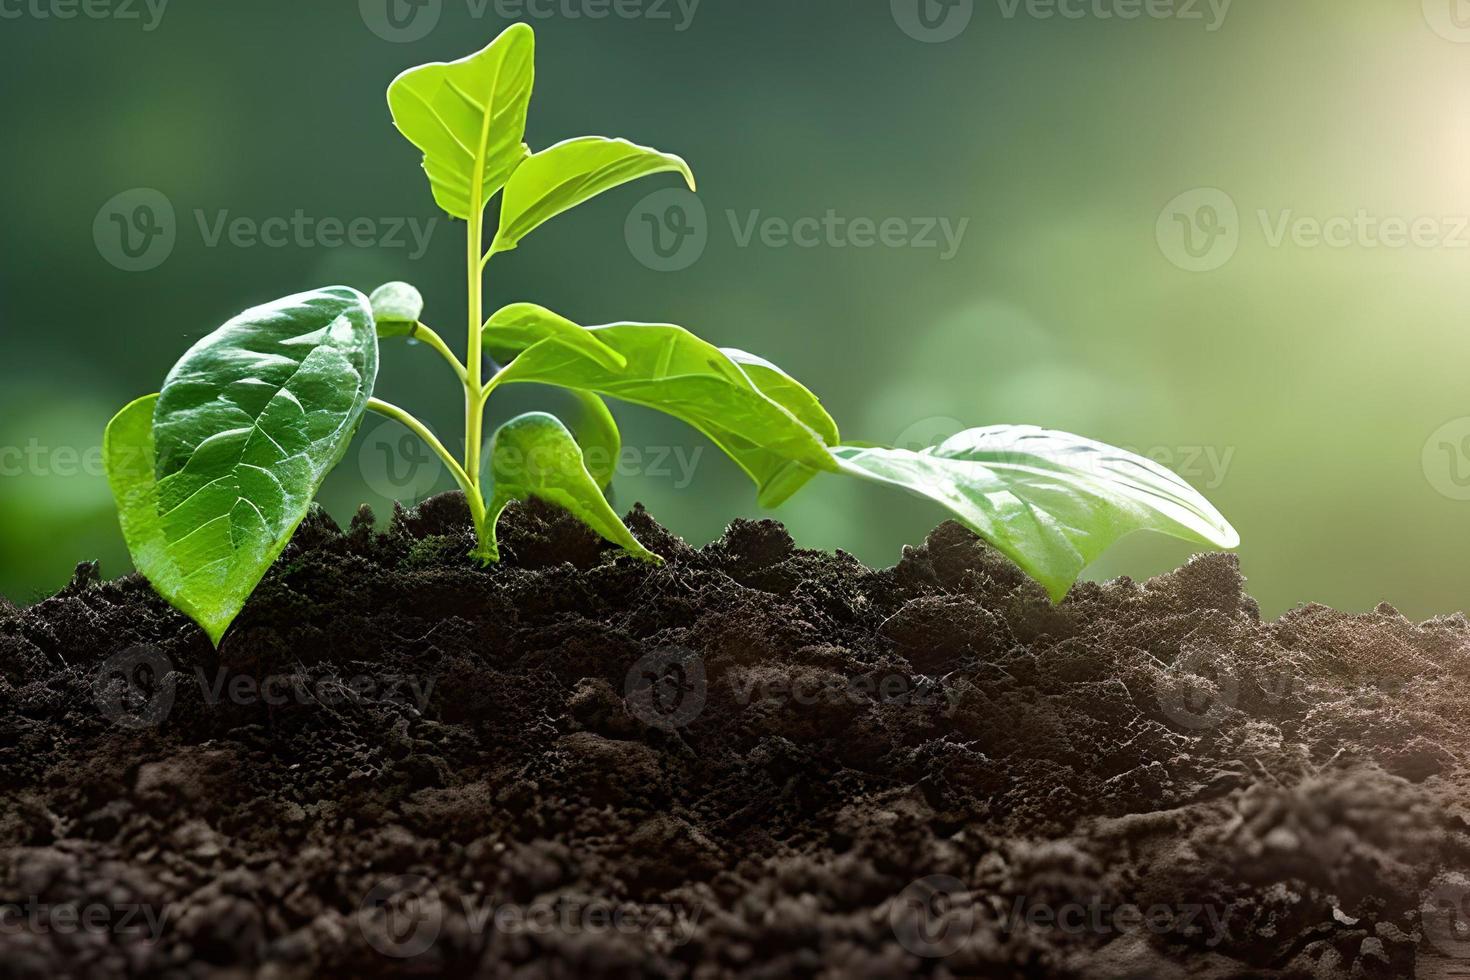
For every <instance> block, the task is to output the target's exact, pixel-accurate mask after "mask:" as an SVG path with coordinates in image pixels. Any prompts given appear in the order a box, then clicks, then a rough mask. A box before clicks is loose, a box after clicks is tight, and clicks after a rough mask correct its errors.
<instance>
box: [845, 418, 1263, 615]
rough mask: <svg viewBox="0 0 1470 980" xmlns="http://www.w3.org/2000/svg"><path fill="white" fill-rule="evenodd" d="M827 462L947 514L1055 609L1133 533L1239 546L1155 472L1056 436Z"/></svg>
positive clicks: (1019, 432) (1142, 462) (1170, 478)
mask: <svg viewBox="0 0 1470 980" xmlns="http://www.w3.org/2000/svg"><path fill="white" fill-rule="evenodd" d="M832 455H833V456H834V457H835V458H836V459H837V461H838V463H839V465H840V466H841V467H842V470H843V471H844V472H846V473H850V474H852V475H854V476H860V477H863V478H865V479H868V480H873V481H876V482H879V483H887V484H890V485H892V486H897V487H903V488H904V489H906V490H912V491H913V492H915V493H918V494H922V495H923V496H925V497H928V498H930V499H931V500H934V501H935V502H937V503H939V504H942V505H944V506H945V507H948V508H949V509H950V511H952V512H953V513H954V515H955V516H956V517H958V518H959V519H960V521H961V522H963V523H964V524H965V525H966V526H968V527H969V528H971V529H972V530H973V531H975V533H977V534H979V535H980V536H981V537H983V538H984V539H985V540H987V541H989V542H990V543H991V544H993V545H994V546H995V547H996V548H998V549H999V550H1000V551H1002V552H1004V553H1005V554H1006V555H1007V556H1009V557H1010V559H1011V560H1012V561H1014V562H1015V563H1016V564H1017V565H1019V566H1020V567H1021V568H1022V569H1023V570H1024V571H1025V572H1026V573H1027V574H1028V575H1030V576H1031V577H1032V578H1034V579H1036V580H1037V581H1038V582H1040V583H1041V584H1042V585H1043V586H1045V587H1046V590H1047V592H1048V593H1049V594H1050V595H1051V597H1052V599H1053V600H1055V601H1061V599H1062V598H1063V597H1064V596H1065V595H1066V594H1067V591H1068V590H1069V589H1070V588H1071V587H1072V583H1073V582H1075V581H1076V580H1077V577H1078V576H1079V575H1081V574H1082V570H1083V569H1084V568H1086V567H1087V566H1088V565H1089V564H1091V563H1092V562H1093V561H1094V560H1095V559H1096V558H1097V557H1098V556H1099V555H1101V554H1102V553H1103V552H1104V551H1106V550H1107V549H1108V548H1109V547H1111V546H1112V545H1113V543H1114V542H1116V541H1117V540H1118V539H1119V538H1121V537H1123V536H1124V535H1125V534H1128V533H1130V532H1132V531H1138V530H1152V531H1162V532H1164V533H1166V534H1172V535H1174V536H1175V537H1179V538H1183V539H1185V540H1188V541H1197V542H1199V543H1201V544H1207V545H1212V546H1215V547H1220V548H1233V547H1235V546H1236V545H1238V544H1239V543H1240V536H1239V535H1238V534H1236V533H1235V529H1234V528H1232V527H1231V526H1230V524H1229V523H1228V522H1227V521H1226V520H1225V518H1224V517H1222V516H1221V515H1220V512H1219V511H1217V510H1216V509H1215V508H1214V507H1213V506H1211V505H1210V502H1209V501H1207V500H1205V498H1204V497H1202V496H1200V494H1199V493H1198V492H1196V491H1195V490H1194V488H1193V487H1191V486H1190V485H1189V484H1188V483H1185V482H1184V481H1183V480H1182V479H1180V478H1179V477H1177V476H1175V475H1174V474H1173V473H1171V472H1169V471H1168V470H1166V469H1165V468H1164V467H1162V466H1160V465H1158V464H1157V463H1155V462H1153V461H1152V460H1148V459H1144V458H1143V457H1141V456H1136V455H1134V454H1133V453H1129V452H1125V451H1124V450H1121V449H1115V448H1113V447H1112V446H1107V445H1104V444H1103V443H1100V442H1094V441H1092V440H1091V439H1084V438H1082V437H1081V436H1074V435H1069V434H1067V433H1065V432H1053V431H1050V430H1047V429H1039V428H1036V427H1035V426H1014V425H1000V426H991V427H989V428H984V429H970V430H968V431H965V432H961V433H960V434H958V435H956V436H954V437H953V438H951V439H948V440H946V441H945V442H943V443H941V444H940V445H938V446H935V447H932V448H930V449H924V450H921V451H919V452H911V451H909V450H906V449H882V448H858V447H855V446H838V447H836V448H835V449H833V450H832Z"/></svg>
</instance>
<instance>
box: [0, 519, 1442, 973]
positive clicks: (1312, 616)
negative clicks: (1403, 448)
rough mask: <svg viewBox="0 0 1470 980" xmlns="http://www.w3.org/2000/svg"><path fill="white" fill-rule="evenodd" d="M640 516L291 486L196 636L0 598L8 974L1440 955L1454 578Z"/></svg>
mask: <svg viewBox="0 0 1470 980" xmlns="http://www.w3.org/2000/svg"><path fill="white" fill-rule="evenodd" d="M630 521H631V522H632V526H633V527H634V529H635V531H636V532H637V533H638V535H639V537H640V538H641V539H642V540H643V541H645V542H646V543H648V544H649V545H650V546H651V547H653V549H654V550H655V551H658V552H659V553H660V554H662V555H664V556H665V557H666V558H667V559H668V564H667V565H665V566H664V567H661V568H656V567H651V566H647V565H644V564H640V563H638V562H637V561H634V560H632V559H629V558H626V557H622V556H620V555H618V554H617V553H615V552H613V551H611V550H609V549H608V548H606V547H604V546H603V545H602V544H601V543H600V542H598V541H597V540H595V539H594V538H592V537H591V536H590V535H589V534H588V533H587V532H585V531H584V530H582V529H581V528H580V527H579V526H578V525H576V524H575V523H574V522H573V521H571V520H570V519H568V518H566V517H564V516H562V515H560V514H557V513H555V512H552V511H550V510H547V509H544V508H521V509H515V510H512V512H511V513H510V514H509V515H508V516H507V518H506V520H505V522H504V523H503V525H502V529H503V538H504V541H505V548H504V551H505V554H506V560H505V561H504V563H503V564H501V565H499V566H496V567H493V568H490V569H488V570H486V569H481V568H479V567H477V566H475V565H474V564H472V563H471V562H470V561H469V560H468V559H466V558H465V557H463V556H464V554H465V552H466V550H467V549H468V546H469V544H470V541H469V535H470V531H469V524H468V519H467V515H466V514H465V512H464V504H463V500H462V499H461V498H458V497H454V496H449V497H441V498H435V499H434V500H431V501H429V502H427V503H426V504H424V505H423V506H422V507H420V508H419V509H418V510H416V511H413V512H409V513H399V514H397V515H396V516H395V519H394V521H393V525H392V527H391V529H390V530H389V531H388V532H387V533H386V534H376V533H374V532H373V531H372V521H371V515H368V514H363V515H360V516H359V518H358V520H356V521H354V523H353V525H352V527H351V528H350V529H349V530H348V531H346V532H342V531H340V530H339V529H338V528H337V527H336V526H335V525H333V524H332V523H331V521H330V520H328V519H327V518H325V517H324V516H321V515H313V517H311V518H310V519H308V521H307V523H306V524H304V525H303V526H302V528H301V530H300V531H299V532H298V533H297V536H296V540H295V542H294V543H293V544H292V546H291V547H290V549H289V550H288V551H287V553H286V554H285V555H284V556H283V557H282V559H281V561H280V562H279V563H278V565H277V566H276V568H275V569H274V570H273V571H272V573H271V574H270V576H269V577H268V578H267V579H266V581H265V582H264V584H263V585H262V587H261V589H260V591H259V592H258V593H257V595H256V598H255V599H254V600H253V601H252V603H251V604H250V606H249V608H248V609H247V610H246V611H245V613H244V614H243V615H242V616H241V618H240V620H239V622H238V623H237V625H236V626H235V628H234V629H233V631H232V632H231V633H230V635H229V636H228V637H227V638H226V640H225V642H224V644H223V646H222V648H221V649H220V651H219V661H218V665H217V664H216V662H215V660H214V657H213V654H212V651H211V650H210V648H209V645H208V643H207V641H206V640H205V638H204V636H203V634H202V633H201V632H200V631H199V630H198V629H197V628H195V627H194V626H193V625H192V624H190V623H189V622H188V621H187V620H185V619H184V618H182V617H181V616H180V615H178V614H177V613H175V612H173V611H171V610H170V609H169V608H168V607H167V606H166V605H165V604H164V603H163V602H162V601H161V600H159V599H158V598H157V597H156V596H154V595H153V593H152V592H151V591H150V589H149V588H148V586H147V584H146V583H145V582H143V581H142V580H141V579H139V578H137V577H129V578H124V579H120V580H118V581H114V582H108V583H101V584H99V583H98V582H97V581H96V580H95V578H96V576H95V572H94V571H93V570H90V569H87V568H83V569H82V570H81V571H80V572H79V575H78V579H77V581H75V582H73V584H72V585H71V586H69V587H68V588H67V589H65V590H63V591H62V592H61V593H60V594H58V595H57V596H55V597H53V598H51V599H48V600H46V601H44V602H41V603H40V604H38V605H36V606H34V607H32V608H30V609H27V610H24V611H16V610H14V609H13V608H11V607H8V606H0V976H5V977H11V976H16V977H44V978H55V977H84V978H93V977H114V976H176V977H242V978H243V977H254V976H258V977H268V978H295V977H301V978H306V977H322V976H353V977H371V976H379V975H405V974H408V975H426V976H429V975H453V976H467V975H475V976H494V977H501V976H515V977H540V976H548V977H600V976H676V977H698V978H716V977H724V976H742V977H770V978H778V977H789V976H792V977H806V976H823V977H845V976H856V977H865V976H871V977H900V976H906V975H925V976H934V977H949V976H981V977H1010V976H1079V977H1098V978H1133V977H1136V978H1150V980H1154V978H1172V977H1185V976H1188V977H1207V978H1225V977H1254V976H1277V975H1281V976H1300V977H1339V976H1341V977H1385V978H1388V977H1409V976H1421V977H1450V976H1470V931H1467V930H1466V926H1465V923H1466V922H1467V921H1470V916H1467V915H1466V912H1467V911H1470V902H1466V901H1465V899H1466V896H1467V894H1470V878H1467V877H1466V876H1465V871H1466V870H1467V869H1470V834H1467V826H1466V822H1465V820H1466V815H1467V806H1470V766H1467V750H1470V717H1467V712H1470V623H1467V621H1466V619H1465V618H1464V617H1463V616H1460V615H1455V616H1451V617H1446V618H1442V619H1436V620H1431V621H1429V622H1427V623H1423V624H1420V625H1415V624H1413V623H1410V622H1408V621H1407V620H1405V619H1404V618H1403V617H1402V616H1400V615H1399V614H1398V613H1397V612H1395V611H1394V610H1393V609H1391V608H1389V607H1388V606H1382V607H1380V608H1379V609H1378V610H1377V611H1376V612H1374V613H1371V614H1368V615H1362V616H1355V615H1347V614H1344V613H1338V612H1334V611H1332V610H1329V609H1326V608H1322V607H1317V606H1306V607H1303V608H1300V609H1297V610H1295V611H1293V612H1291V613H1288V614H1287V615H1285V616H1283V617H1282V618H1281V619H1279V620H1277V621H1275V622H1262V621H1261V619H1260V617H1259V615H1258V612H1257V608H1256V606H1255V604H1254V603H1253V602H1252V601H1251V599H1250V598H1249V597H1248V596H1247V595H1246V594H1245V592H1244V589H1243V585H1244V583H1243V580H1242V578H1241V576H1240V573H1239V570H1238V567H1237V564H1236V561H1235V559H1234V558H1233V557H1230V556H1226V555H1206V556H1201V557H1198V558H1196V559H1194V560H1193V561H1191V562H1190V563H1189V564H1188V565H1186V566H1185V567H1183V568H1181V569H1179V570H1178V571H1176V572H1173V573H1171V574H1169V575H1165V576H1163V577H1161V578H1158V579H1154V580H1152V581H1149V582H1146V583H1136V582H1132V581H1129V580H1126V579H1122V580H1118V581H1115V582H1111V583H1108V584H1106V585H1090V584H1089V585H1081V586H1079V587H1078V588H1077V589H1075V590H1074V592H1073V594H1072V595H1071V597H1070V598H1069V599H1068V600H1067V601H1066V602H1065V603H1063V604H1062V605H1061V606H1060V607H1056V608H1053V607H1052V606H1051V605H1050V604H1049V603H1048V602H1047V601H1046V597H1045V595H1044V594H1043V593H1042V591H1041V590H1040V589H1039V588H1037V587H1036V586H1034V585H1032V584H1031V583H1029V582H1028V581H1027V580H1025V579H1024V578H1023V577H1022V576H1021V575H1020V574H1019V573H1018V572H1017V571H1016V569H1015V568H1014V567H1013V566H1011V565H1010V564H1009V563H1008V562H1007V561H1005V560H1004V559H1003V558H1001V557H999V556H998V555H997V554H996V553H995V552H993V551H991V550H990V549H988V548H987V547H986V546H985V545H984V544H982V543H980V542H979V541H978V540H977V539H976V538H975V537H974V536H972V535H971V534H970V533H969V532H967V531H965V530H963V529H962V528H960V527H959V526H957V525H954V524H945V525H943V526H941V527H940V528H938V529H937V530H936V531H935V532H934V533H933V534H932V535H930V537H929V539H928V541H927V542H926V543H925V545H924V546H923V547H919V548H914V549H911V550H909V551H908V552H906V553H905V555H904V557H903V560H902V561H901V562H900V563H899V565H898V566H897V567H895V568H892V569H887V570H882V571H872V570H869V569H867V568H865V567H863V566H862V565H861V564H859V563H858V562H857V561H856V560H854V559H852V558H851V557H849V556H847V555H843V554H841V553H839V554H837V555H836V556H832V555H828V554H822V553H817V552H810V551H801V550H798V549H796V548H794V547H793V544H792V542H791V539H790V538H789V537H788V536H787V534H786V532H785V531H784V530H783V529H782V528H781V526H780V525H778V524H775V523H770V522H759V523H751V522H745V521H739V522H736V523H735V524H734V525H733V526H732V527H731V528H730V529H729V531H728V533H727V534H726V535H725V537H724V538H723V539H722V540H720V541H718V542H716V543H715V544H712V545H710V546H708V547H706V548H703V549H700V550H698V551H696V550H694V549H691V548H690V547H688V546H687V545H685V544H684V543H683V542H682V541H680V540H678V539H677V538H675V537H673V536H672V535H670V534H669V533H668V532H666V531H664V530H663V529H662V528H660V527H659V526H658V525H657V524H656V523H654V521H653V520H652V519H651V518H650V517H649V516H648V515H647V514H645V513H643V512H642V511H641V510H635V512H634V513H633V515H632V516H631V518H630ZM217 668H218V673H217V672H216V670H217ZM170 669H172V671H173V672H170ZM1456 971H1458V972H1456Z"/></svg>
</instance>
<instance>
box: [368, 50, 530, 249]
mask: <svg viewBox="0 0 1470 980" xmlns="http://www.w3.org/2000/svg"><path fill="white" fill-rule="evenodd" d="M535 61H536V35H535V32H534V31H532V29H531V28H530V27H529V26H528V25H526V24H513V25H511V26H510V27H509V28H507V29H506V30H505V32H504V33H503V34H501V35H500V36H499V37H497V38H496V39H495V40H494V41H492V42H490V45H489V46H488V47H486V48H485V49H484V50H483V51H480V52H478V53H477V54H473V55H470V56H469V57H468V58H464V59H461V60H460V61H454V62H450V63H448V64H445V63H442V62H435V63H433V64H428V65H421V66H420V67H418V68H411V69H409V70H408V71H406V72H404V73H403V74H401V75H399V76H398V77H397V78H396V79H394V80H393V84H392V85H390V86H389V87H388V107H389V108H390V109H391V110H392V112H393V121H394V123H395V124H397V126H398V129H399V131H400V132H401V133H403V135H404V136H405V137H407V138H408V140H409V142H411V143H412V144H413V145H414V146H416V147H418V148H419V149H420V150H422V151H423V154H424V172H425V173H427V174H428V176H429V183H430V184H431V185H432V186H433V189H434V200H435V201H437V202H438V203H439V206H440V207H441V208H443V209H444V210H445V211H447V212H448V213H449V214H450V215H451V216H452V217H455V218H460V219H465V220H467V219H469V218H470V216H471V214H472V213H473V212H474V211H476V210H477V208H480V209H483V207H484V205H485V202H486V201H488V200H490V198H491V197H493V196H494V195H495V192H496V191H498V190H500V189H501V188H502V187H503V186H505V182H506V180H507V179H509V177H510V175H511V174H512V173H513V172H514V171H515V169H516V168H517V167H518V166H520V165H521V163H522V161H524V160H525V159H526V157H527V156H529V155H530V150H529V149H528V148H527V147H526V145H525V144H524V143H523V142H522V140H523V139H524V138H525V133H526V112H527V109H528V108H529V106H530V102H531V88H532V86H533V85H534V83H535V75H536V67H535Z"/></svg>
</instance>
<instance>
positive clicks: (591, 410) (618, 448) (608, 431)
mask: <svg viewBox="0 0 1470 980" xmlns="http://www.w3.org/2000/svg"><path fill="white" fill-rule="evenodd" d="M567 394H568V395H570V396H572V397H573V398H574V399H576V401H577V414H576V415H575V416H574V417H573V419H572V434H573V435H574V436H576V437H577V445H579V446H581V447H582V461H583V462H585V463H586V464H587V472H588V473H591V474H592V479H594V480H596V481H597V485H598V486H599V487H601V488H602V489H604V490H606V489H607V488H608V486H609V485H611V484H612V480H613V476H614V475H616V473H617V471H618V457H619V456H620V455H622V452H623V435H622V433H620V432H619V431H618V422H617V419H615V418H613V415H612V412H611V411H609V410H608V407H607V402H605V401H603V400H602V396H601V395H594V394H592V393H591V392H587V391H577V390H576V389H573V388H569V389H567Z"/></svg>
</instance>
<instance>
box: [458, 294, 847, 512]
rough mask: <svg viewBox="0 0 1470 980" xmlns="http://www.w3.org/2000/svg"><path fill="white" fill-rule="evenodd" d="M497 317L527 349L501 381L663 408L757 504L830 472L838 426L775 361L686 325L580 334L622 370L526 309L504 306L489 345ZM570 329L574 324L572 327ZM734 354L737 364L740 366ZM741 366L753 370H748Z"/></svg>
mask: <svg viewBox="0 0 1470 980" xmlns="http://www.w3.org/2000/svg"><path fill="white" fill-rule="evenodd" d="M502 317H503V318H504V319H505V320H510V321H513V322H516V323H518V324H520V326H521V329H522V331H523V333H522V335H521V336H520V338H519V340H520V342H521V343H525V342H526V341H528V340H530V339H531V337H532V336H533V335H534V333H535V331H537V330H542V331H544V338H545V339H542V340H540V341H537V342H535V343H533V344H529V345H528V346H526V347H525V349H524V350H523V351H522V352H521V353H520V354H519V355H518V356H517V357H516V359H515V360H514V361H512V362H511V363H510V365H509V366H507V367H506V369H505V371H504V373H503V374H502V376H501V381H502V383H515V382H526V381H530V382H538V383H541V384H550V385H559V386H561V387H563V388H573V389H577V390H580V391H590V392H595V393H596V394H599V395H605V396H607V397H609V398H617V399H620V400H622V401H626V402H630V403H632V404H635V405H643V406H645V407H647V408H652V409H656V410H657V411H660V412H665V413H667V414H669V415H672V416H674V417H675V418H678V419H681V420H683V421H685V422H687V423H689V424H690V425H692V426H694V427H695V428H696V429H698V430H699V431H701V432H703V433H704V434H705V435H707V436H709V438H710V439H711V440H713V441H714V443H715V445H717V446H719V447H720V449H721V450H723V451H724V452H725V453H727V454H728V455H729V456H730V457H731V458H732V459H734V460H735V462H736V463H737V464H739V466H740V467H741V468H742V469H743V470H745V472H746V473H748V474H749V475H750V477H751V479H753V480H754V481H755V482H756V486H757V487H759V489H760V502H761V504H762V506H766V507H774V506H776V505H777V504H779V503H780V502H781V501H783V500H785V499H786V498H787V497H789V496H790V495H791V493H792V492H794V491H795V489H796V488H797V487H799V486H800V485H801V483H802V482H804V479H803V471H805V473H806V475H808V476H809V475H810V472H813V471H819V470H829V471H831V470H835V469H836V468H837V464H836V462H835V461H834V460H833V458H832V457H831V455H830V454H829V453H828V452H827V445H828V443H829V442H836V441H837V440H836V433H837V427H836V424H835V423H833V421H832V419H831V417H830V416H829V415H827V413H826V412H825V411H824V410H823V409H822V407H821V405H820V404H819V403H818V402H817V400H816V398H815V397H814V396H812V394H811V393H810V392H808V391H806V389H804V388H802V387H801V386H800V385H798V384H797V383H796V382H795V381H793V380H791V379H790V378H789V377H788V376H786V375H784V374H782V373H781V372H780V371H779V370H777V369H776V368H775V367H774V366H773V365H769V364H766V363H765V362H761V363H760V364H753V363H752V362H753V361H754V360H755V359H752V358H750V355H746V354H743V353H741V352H738V351H737V352H734V357H732V355H731V354H730V353H727V352H725V351H722V350H720V349H719V348H718V347H715V346H713V345H711V344H708V343H706V342H704V341H703V340H700V339H699V338H698V337H696V336H694V335H693V334H692V333H690V332H689V331H687V330H685V329H684V328H683V327H677V326H672V325H670V324H654V323H614V324H610V325H608V326H602V327H587V328H581V329H583V330H584V331H585V333H587V334H590V335H591V336H592V338H593V339H594V340H595V341H597V342H598V343H599V344H601V345H603V346H606V347H608V348H610V349H611V350H612V351H614V352H616V353H617V354H618V355H619V356H620V357H622V358H623V359H624V361H625V366H624V367H623V368H621V369H614V368H610V367H609V366H607V364H606V363H604V360H602V359H598V358H594V357H593V356H591V355H590V354H588V353H586V352H585V350H586V345H585V344H584V343H579V342H569V340H568V337H567V336H566V331H565V326H564V325H565V324H566V323H567V322H568V321H566V320H565V318H563V317H560V316H557V315H556V314H555V313H551V312H550V311H548V310H544V309H542V308H541V307H538V306H533V305H531V304H518V305H517V306H515V307H507V308H506V310H503V311H501V313H500V314H497V315H496V317H495V318H492V321H491V324H490V325H489V326H488V327H487V328H486V333H485V339H486V343H487V344H490V343H491V340H490V338H491V336H493V335H494V333H495V330H496V323H497V321H499V320H501V319H502ZM572 326H574V327H575V326H576V325H575V324H573V325H572ZM736 358H741V359H744V362H745V363H742V362H741V361H740V360H737V359H736ZM746 365H751V371H749V372H748V371H747V367H746Z"/></svg>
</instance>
